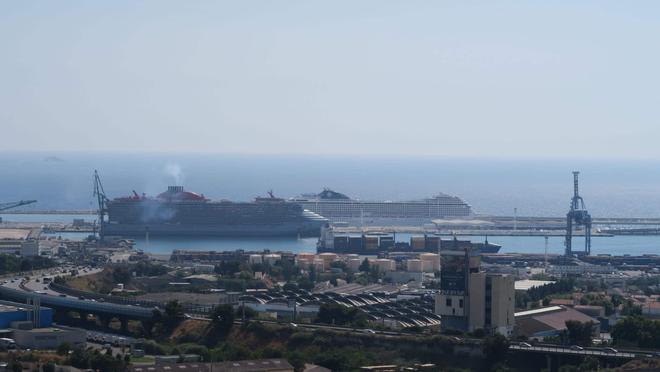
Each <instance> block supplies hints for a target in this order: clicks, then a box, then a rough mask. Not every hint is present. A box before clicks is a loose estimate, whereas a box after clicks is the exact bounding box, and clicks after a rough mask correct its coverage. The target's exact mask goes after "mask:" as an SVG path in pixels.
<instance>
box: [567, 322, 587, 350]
mask: <svg viewBox="0 0 660 372" xmlns="http://www.w3.org/2000/svg"><path fill="white" fill-rule="evenodd" d="M593 330H594V323H593V322H584V323H583V322H579V321H577V320H568V321H566V331H567V337H568V342H569V343H570V344H571V345H580V346H590V345H591V340H592V337H593Z"/></svg>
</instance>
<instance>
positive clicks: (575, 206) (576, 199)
mask: <svg viewBox="0 0 660 372" xmlns="http://www.w3.org/2000/svg"><path fill="white" fill-rule="evenodd" d="M579 174H580V172H578V171H574V172H573V199H571V209H570V210H569V211H568V213H567V214H566V241H565V243H564V245H565V246H566V256H572V255H573V254H577V255H587V256H588V255H589V254H591V215H590V214H589V212H588V211H587V208H586V207H585V205H584V200H583V199H582V197H581V196H580V193H579V192H578V191H579V190H578V175H579ZM573 223H575V226H576V227H577V226H583V227H584V251H577V252H574V251H573V249H572V244H571V243H572V242H571V240H572V239H573Z"/></svg>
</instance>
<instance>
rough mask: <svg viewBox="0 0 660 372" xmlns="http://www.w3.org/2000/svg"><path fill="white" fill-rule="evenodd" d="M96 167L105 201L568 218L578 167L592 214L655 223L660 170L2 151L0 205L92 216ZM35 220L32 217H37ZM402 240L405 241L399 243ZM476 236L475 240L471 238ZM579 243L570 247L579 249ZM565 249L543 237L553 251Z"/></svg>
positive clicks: (199, 242) (527, 240) (650, 166)
mask: <svg viewBox="0 0 660 372" xmlns="http://www.w3.org/2000/svg"><path fill="white" fill-rule="evenodd" d="M94 169H98V170H99V173H100V175H101V178H102V180H103V185H104V187H105V191H106V194H107V195H108V196H109V197H116V196H123V195H129V194H131V192H132V190H135V191H136V192H138V193H143V192H144V193H147V194H150V195H155V194H158V193H160V192H162V191H163V190H165V189H166V188H167V186H168V185H173V184H178V185H183V186H185V187H186V188H187V189H189V190H193V191H197V192H201V193H203V194H204V195H206V196H207V197H209V198H212V199H220V198H226V199H230V200H251V199H253V198H254V197H255V196H257V195H265V194H266V191H267V190H270V189H272V190H274V192H275V194H276V195H278V196H281V197H292V196H296V195H299V194H301V193H308V192H319V191H320V190H321V189H322V188H323V187H331V188H333V189H335V190H336V191H341V192H344V193H346V194H348V195H350V196H352V197H355V198H359V199H362V200H368V199H372V200H410V199H420V198H425V197H429V196H431V195H433V194H435V193H437V192H445V193H449V194H454V195H458V196H460V197H462V198H463V199H465V200H466V201H467V202H468V203H470V204H471V205H472V206H473V208H474V210H475V211H476V212H478V213H483V214H493V215H512V214H513V210H514V208H517V210H518V215H521V216H523V215H530V216H562V215H565V213H566V211H567V209H568V206H569V201H570V198H571V196H572V193H573V179H572V174H571V171H572V170H574V169H579V170H580V171H581V172H582V173H581V178H580V192H581V194H582V196H583V197H584V199H585V202H586V204H587V207H588V208H589V211H590V212H591V214H592V215H593V216H596V217H601V216H602V217H604V216H608V217H660V164H658V163H655V162H650V161H639V162H632V161H628V162H624V161H591V160H552V161H549V160H516V161H513V160H492V159H450V158H431V157H415V158H412V157H410V158H393V157H364V156H363V157H349V156H339V157H337V156H333V157H330V156H283V155H282V156H265V155H264V156H247V155H220V154H217V155H195V154H183V155H164V154H86V153H48V154H46V153H42V154H39V153H29V154H18V153H3V154H0V170H2V176H3V182H2V187H0V202H4V201H12V200H20V199H37V200H38V203H36V204H33V205H30V206H27V207H25V208H30V209H33V210H44V209H94V208H95V207H96V201H95V198H94V197H93V194H92V186H93V182H92V175H93V172H94ZM2 217H3V219H4V220H6V221H35V220H37V221H40V222H46V221H54V222H69V221H71V220H73V218H80V217H83V218H85V219H92V218H93V216H70V215H45V216H34V215H6V214H5V215H2ZM35 218H36V219H35ZM401 239H403V237H401ZM481 239H482V238H480V237H477V238H476V240H481ZM489 240H490V241H492V242H494V243H498V244H501V245H502V246H503V249H502V251H503V252H513V251H516V252H539V253H541V252H543V249H544V240H543V238H540V237H538V238H537V237H491V238H489ZM137 243H138V247H139V248H142V249H145V250H148V251H152V252H169V251H171V250H172V249H272V250H291V251H297V252H300V251H313V250H314V249H315V243H316V240H315V239H302V240H296V239H264V240H255V239H192V240H191V239H184V240H180V239H167V240H162V239H151V241H150V244H149V246H148V247H147V246H146V243H145V242H143V241H141V240H138V242H137ZM576 244H577V243H576ZM562 250H563V239H562V238H550V246H549V251H550V252H561V251H562ZM593 250H594V252H595V253H613V254H621V253H630V254H643V253H660V238H657V237H646V236H642V237H613V238H594V240H593Z"/></svg>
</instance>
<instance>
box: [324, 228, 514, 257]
mask: <svg viewBox="0 0 660 372" xmlns="http://www.w3.org/2000/svg"><path fill="white" fill-rule="evenodd" d="M468 245H469V246H470V247H471V248H472V249H478V250H479V251H480V252H481V253H498V252H499V251H500V249H501V248H502V246H501V245H499V244H493V243H489V242H488V238H486V239H485V241H484V242H471V241H469V240H458V239H457V238H455V237H454V238H453V239H442V238H441V237H440V236H438V235H435V234H426V235H421V236H415V235H413V236H411V237H410V240H409V241H397V239H396V234H394V233H381V232H378V233H369V232H366V233H361V234H351V233H335V232H334V230H333V229H332V228H331V227H327V226H326V227H324V228H323V229H322V230H321V237H320V238H319V240H318V243H317V245H316V250H317V252H318V253H325V252H332V253H338V254H364V255H377V254H379V253H386V252H420V253H421V252H431V253H438V252H439V251H441V250H442V249H455V248H462V247H466V246H468Z"/></svg>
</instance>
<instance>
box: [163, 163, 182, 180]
mask: <svg viewBox="0 0 660 372" xmlns="http://www.w3.org/2000/svg"><path fill="white" fill-rule="evenodd" d="M163 171H164V172H165V173H166V174H167V175H168V176H170V177H172V179H173V180H174V185H177V186H182V185H183V171H182V170H181V166H180V165H179V164H176V163H167V164H166V165H165V168H164V169H163Z"/></svg>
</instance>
